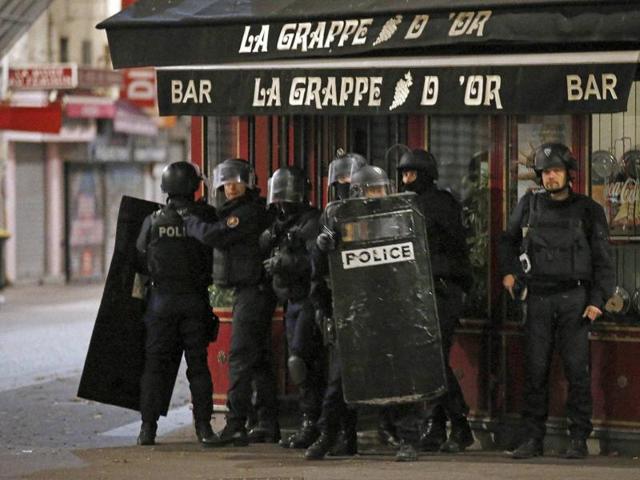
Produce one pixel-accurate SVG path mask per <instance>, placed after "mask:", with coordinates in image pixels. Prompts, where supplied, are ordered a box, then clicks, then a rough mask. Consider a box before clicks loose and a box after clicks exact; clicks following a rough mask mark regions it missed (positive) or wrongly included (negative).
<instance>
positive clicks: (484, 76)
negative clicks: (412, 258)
mask: <svg viewBox="0 0 640 480" xmlns="http://www.w3.org/2000/svg"><path fill="white" fill-rule="evenodd" d="M99 27H101V28H105V29H106V30H107V34H108V38H109V44H110V49H111V53H112V57H113V64H114V67H115V68H125V67H126V68H129V67H141V66H154V67H157V84H158V105H159V109H160V113H161V114H162V115H190V116H192V161H194V162H196V163H199V164H200V165H202V166H203V168H204V170H205V171H206V172H209V173H210V172H211V171H212V169H213V168H214V167H215V165H216V164H217V163H218V162H221V161H222V160H224V159H225V158H228V157H234V156H240V157H244V158H247V159H249V161H250V162H251V163H252V164H253V165H254V166H255V169H256V173H257V177H258V183H259V186H260V188H261V189H262V192H263V194H266V184H267V180H268V178H269V176H270V175H271V173H272V172H273V171H274V170H275V169H277V168H278V167H279V166H283V165H291V164H295V165H298V166H300V167H301V168H303V169H304V171H305V172H307V174H308V176H309V178H310V180H311V183H312V186H313V192H312V195H311V201H312V203H313V204H314V205H317V206H323V205H324V204H325V203H326V174H327V166H328V163H329V162H330V161H331V160H332V159H333V157H334V156H335V152H336V150H337V149H338V148H343V149H344V150H346V151H355V152H358V153H361V154H363V155H364V156H365V157H366V158H367V159H368V161H369V162H370V163H371V164H375V165H378V166H380V167H382V168H384V169H386V170H387V172H388V173H389V174H390V176H391V177H392V178H393V176H395V172H396V168H395V167H396V162H397V160H398V152H399V151H400V150H399V149H397V148H392V147H393V146H394V145H397V144H403V145H408V146H409V147H411V148H419V147H422V148H427V149H428V150H429V151H431V152H432V153H433V154H434V155H435V157H436V158H437V160H438V164H439V181H438V183H439V186H440V187H441V188H446V189H448V190H450V191H451V192H452V193H453V194H454V195H455V196H456V198H457V199H458V200H459V201H460V202H461V203H462V205H463V212H464V222H465V227H466V228H467V232H468V244H469V248H470V252H471V260H472V264H473V268H474V278H475V285H474V288H473V290H472V292H471V293H470V294H469V295H468V296H467V298H466V303H465V316H464V318H463V319H462V320H461V325H460V327H459V330H458V336H457V341H456V344H455V346H454V348H453V350H452V364H453V366H454V371H455V372H456V375H457V376H458V377H459V380H460V383H461V386H462V389H463V391H464V394H465V397H466V400H467V402H468V403H469V405H470V407H471V410H472V412H471V418H472V419H473V426H474V428H475V431H476V435H477V436H478V438H480V439H481V441H482V442H483V444H485V443H486V445H494V446H497V447H504V446H507V445H509V443H510V442H511V439H512V438H513V436H514V435H515V434H516V433H517V428H516V426H517V419H518V413H519V411H520V406H521V402H522V384H523V369H522V358H523V355H522V346H521V338H522V328H521V314H520V311H519V308H518V307H517V306H515V305H514V304H513V303H512V302H511V301H510V300H508V299H507V298H506V296H505V295H504V294H503V292H502V289H501V280H500V273H499V272H498V270H497V261H496V254H495V252H496V245H497V240H498V238H499V235H500V233H501V231H502V229H503V226H504V224H505V222H506V220H507V218H508V215H509V213H510V212H511V210H512V209H513V208H514V207H515V205H516V203H517V201H518V199H519V198H520V197H521V196H522V195H524V193H525V192H527V190H529V189H531V188H535V187H536V177H535V174H534V172H533V169H532V168H531V167H532V152H533V150H534V149H535V148H536V147H537V146H538V145H540V144H541V143H544V142H561V143H564V144H566V145H568V146H569V147H570V148H571V150H572V151H573V153H574V154H575V155H576V157H577V158H578V160H579V169H578V172H577V175H576V177H575V181H574V189H575V190H576V191H579V192H582V193H586V194H588V195H591V196H592V197H593V198H594V199H595V200H596V201H598V202H599V203H600V204H601V205H602V206H603V207H604V209H605V211H606V214H607V217H608V220H609V225H610V229H611V243H612V245H613V249H614V251H615V259H616V266H617V281H618V282H617V285H618V288H617V290H616V293H615V295H614V296H613V297H612V298H611V299H610V301H609V302H608V304H607V313H606V315H605V317H604V320H602V321H599V322H597V323H596V324H594V325H593V328H592V333H591V350H592V391H593V396H594V425H595V427H596V430H595V432H594V436H595V438H596V439H598V440H599V442H600V449H601V451H602V452H607V453H612V452H627V453H632V452H636V453H637V452H638V446H640V402H638V399H639V398H640V371H639V367H638V362H636V361H635V359H636V358H637V356H638V353H640V274H639V273H638V272H640V230H639V227H640V208H639V209H638V213H636V207H637V206H638V207H640V198H638V194H637V189H638V181H639V176H640V116H639V115H640V83H639V82H640V79H639V77H638V72H637V70H638V68H637V67H638V60H639V53H640V52H639V50H640V37H638V35H637V32H638V30H639V29H640V4H637V3H635V2H628V1H611V2H606V4H605V5H603V4H602V2H597V1H594V0H573V1H566V0H565V1H559V0H525V1H521V2H507V1H501V0H493V1H491V0H484V1H482V0H461V1H458V2H455V7H454V6H453V5H452V2H446V1H441V0H421V1H413V2H404V1H379V0H367V1H364V2H362V1H361V2H350V1H347V2H344V1H343V2H332V1H328V2H313V1H310V0H296V1H289V2H281V1H275V0H263V1H257V0H253V1H246V2H241V4H238V2H233V1H229V0H226V1H225V0H218V1H200V2H194V1H177V2H176V1H168V0H166V1H161V0H139V1H138V2H137V3H136V4H134V5H133V6H131V7H130V8H128V9H126V10H123V11H122V12H120V13H119V14H117V15H116V16H114V17H112V18H110V19H107V20H105V21H104V22H103V23H101V24H100V25H99ZM176 45H182V47H180V48H176ZM396 180H397V179H396ZM211 200H213V198H212V199H211ZM218 343H220V342H218ZM217 349H218V350H219V352H218V353H216V352H213V354H214V355H213V356H214V357H215V358H214V363H215V365H218V363H220V364H224V361H225V358H226V357H225V354H224V353H225V352H224V346H222V345H218V347H217ZM279 351H282V347H280V349H279ZM556 360H557V359H556ZM551 381H552V382H553V384H552V385H554V387H553V388H552V389H551V392H552V393H551V399H550V401H551V410H550V415H551V416H550V419H549V424H548V427H549V433H550V434H554V433H557V434H559V435H563V434H564V428H565V425H564V424H563V420H562V417H563V414H564V412H563V411H562V405H564V400H565V397H566V382H565V381H564V378H563V376H562V367H561V365H560V362H559V361H554V365H553V372H552V377H551ZM552 436H553V435H552Z"/></svg>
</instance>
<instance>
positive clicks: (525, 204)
mask: <svg viewBox="0 0 640 480" xmlns="http://www.w3.org/2000/svg"><path fill="white" fill-rule="evenodd" d="M523 229H525V231H527V232H528V233H527V235H526V237H525V238H523ZM523 252H527V254H528V256H529V261H530V265H531V268H530V271H529V272H527V273H525V271H524V270H523V264H522V263H521V262H520V261H519V256H520V255H521V253H523ZM500 261H501V267H502V271H503V273H504V274H505V275H507V274H512V275H515V276H516V277H519V278H521V279H522V278H524V279H525V281H526V284H527V286H528V297H527V320H526V324H525V326H524V334H525V337H524V341H525V384H524V392H523V393H524V403H525V406H524V409H523V412H522V416H523V419H524V422H525V426H526V427H527V433H528V435H529V438H530V439H532V440H533V441H536V442H538V445H541V441H542V438H543V437H544V434H545V422H546V420H547V415H548V400H549V385H548V376H549V368H550V364H551V357H552V352H553V347H554V345H557V346H558V348H559V350H560V355H561V357H562V361H563V366H564V372H565V376H566V378H567V380H568V382H569V396H568V399H567V416H568V419H569V431H570V434H571V437H572V438H573V439H578V440H584V439H586V438H587V437H588V436H589V434H590V433H591V430H592V424H591V410H592V401H591V376H590V372H589V340H588V333H589V319H588V318H583V316H582V315H583V312H584V310H585V308H586V307H587V306H588V305H593V306H596V307H598V308H600V309H602V308H603V305H604V303H605V301H606V299H607V298H608V297H609V295H610V294H611V293H612V292H613V288H614V281H615V272H614V269H613V263H612V259H611V252H610V247H609V242H608V225H607V220H606V217H605V214H604V211H603V210H602V207H601V206H600V205H598V204H597V203H596V202H595V201H593V200H592V199H591V198H589V197H587V196H584V195H581V194H577V193H573V192H571V191H570V192H569V197H568V198H567V199H566V200H561V201H557V200H553V199H551V197H550V195H549V194H548V193H547V192H543V193H528V194H527V195H525V196H524V197H523V198H522V199H521V200H520V202H519V203H518V205H517V207H516V209H515V210H514V211H513V213H512V214H511V217H510V218H509V223H508V226H507V229H506V232H505V234H504V236H503V237H502V239H501V244H500ZM524 268H526V265H525V266H524Z"/></svg>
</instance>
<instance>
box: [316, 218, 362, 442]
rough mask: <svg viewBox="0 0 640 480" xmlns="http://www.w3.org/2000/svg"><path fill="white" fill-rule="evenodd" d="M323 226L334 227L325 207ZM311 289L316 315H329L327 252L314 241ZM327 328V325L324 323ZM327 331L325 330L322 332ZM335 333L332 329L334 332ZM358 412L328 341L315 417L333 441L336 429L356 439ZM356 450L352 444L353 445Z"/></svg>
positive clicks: (324, 316) (338, 361) (335, 438)
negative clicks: (348, 396) (323, 387)
mask: <svg viewBox="0 0 640 480" xmlns="http://www.w3.org/2000/svg"><path fill="white" fill-rule="evenodd" d="M320 224H321V225H323V228H322V229H323V230H325V227H326V229H328V230H330V231H333V230H334V228H335V220H334V219H333V218H332V217H331V214H330V209H329V208H328V209H325V211H324V212H323V214H322V217H321V219H320ZM312 266H313V270H312V289H311V296H310V298H311V300H312V302H313V304H314V308H315V309H316V312H317V317H318V318H331V316H332V303H331V302H332V292H331V289H330V288H329V284H328V282H327V279H328V278H329V259H328V256H327V253H326V252H323V251H321V250H320V249H319V248H318V247H317V245H316V246H314V248H313V250H312ZM325 328H326V326H325ZM325 334H327V332H325ZM333 334H334V335H335V332H333ZM357 423H358V412H357V410H356V409H355V408H353V407H349V406H348V405H347V404H346V402H345V401H344V393H343V391H342V364H341V358H340V354H339V352H338V349H337V348H336V347H335V345H334V344H333V343H330V344H329V371H328V376H327V388H326V390H325V392H324V397H323V399H322V410H321V414H320V418H319V420H318V427H319V429H320V431H321V432H322V433H323V435H325V436H327V437H328V438H329V443H331V444H333V443H334V442H335V441H336V440H337V436H338V433H339V431H340V430H341V429H342V430H343V431H344V436H345V437H346V438H348V437H350V438H351V439H352V440H351V441H352V442H355V435H356V427H357ZM353 449H354V450H355V445H354V446H353Z"/></svg>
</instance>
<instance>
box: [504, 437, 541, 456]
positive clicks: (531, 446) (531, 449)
mask: <svg viewBox="0 0 640 480" xmlns="http://www.w3.org/2000/svg"><path fill="white" fill-rule="evenodd" d="M542 455H543V449H542V440H536V439H535V438H530V439H528V440H526V441H525V442H523V443H521V444H520V446H519V447H518V448H516V449H515V450H514V451H513V452H511V458H515V459H516V460H522V459H526V458H533V457H541V456H542Z"/></svg>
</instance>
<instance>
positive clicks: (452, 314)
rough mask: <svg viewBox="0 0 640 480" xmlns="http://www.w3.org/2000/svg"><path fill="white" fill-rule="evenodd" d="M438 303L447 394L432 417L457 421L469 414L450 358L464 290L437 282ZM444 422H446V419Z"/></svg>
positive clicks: (432, 408)
mask: <svg viewBox="0 0 640 480" xmlns="http://www.w3.org/2000/svg"><path fill="white" fill-rule="evenodd" d="M436 301H437V304H438V319H439V320H440V335H441V337H442V355H443V357H444V364H445V373H446V376H447V393H446V395H444V396H443V397H441V398H440V399H438V400H437V401H436V402H435V403H433V404H432V405H431V415H432V416H433V417H436V419H438V420H442V418H443V417H444V416H445V415H446V417H448V418H450V419H456V418H459V417H461V416H466V415H467V413H469V406H468V405H467V402H465V400H464V395H463V394H462V389H461V388H460V383H458V378H457V377H456V376H455V374H454V373H453V370H452V369H451V363H450V358H449V356H450V354H451V345H452V344H453V335H454V334H455V330H456V327H457V326H458V322H459V320H460V314H461V312H462V289H461V288H460V287H459V286H458V285H456V284H455V283H451V282H446V283H443V282H441V281H438V282H436ZM427 414H429V412H427ZM438 417H440V418H438ZM444 421H445V422H446V418H444Z"/></svg>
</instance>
